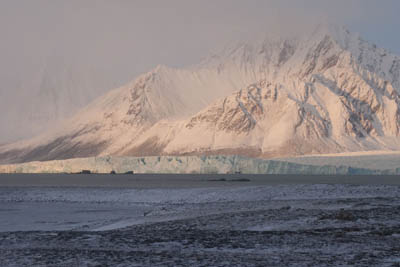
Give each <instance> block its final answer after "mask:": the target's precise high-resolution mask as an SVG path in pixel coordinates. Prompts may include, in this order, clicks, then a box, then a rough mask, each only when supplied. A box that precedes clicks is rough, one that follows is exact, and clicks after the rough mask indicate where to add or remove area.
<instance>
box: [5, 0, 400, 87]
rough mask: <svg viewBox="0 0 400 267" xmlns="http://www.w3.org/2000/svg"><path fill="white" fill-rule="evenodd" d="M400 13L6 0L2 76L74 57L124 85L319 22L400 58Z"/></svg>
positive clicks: (338, 6) (221, 0) (360, 4)
mask: <svg viewBox="0 0 400 267" xmlns="http://www.w3.org/2000/svg"><path fill="white" fill-rule="evenodd" d="M399 10H400V1H398V0H359V1H356V0H343V1H340V0H334V1H323V0H315V1H314V0H290V1H282V0H279V1H267V0H246V1H242V0H218V1H213V0H208V1H207V0H201V1H200V0H198V1H191V0H168V1H163V0H143V1H134V0H132V1H127V0H125V1H123V0H120V1H117V0H113V1H111V0H110V1H102V0H92V1H90V0H64V1H61V0H59V1H53V0H34V1H32V0H25V1H23V0H1V1H0V36H1V42H0V57H1V61H0V71H1V72H3V73H4V72H10V74H9V76H13V75H19V74H18V72H15V71H14V69H19V68H21V65H22V62H23V64H24V65H25V66H24V68H28V69H29V68H34V67H35V66H36V65H38V64H43V63H42V62H43V61H46V60H48V58H49V57H50V58H52V60H60V59H63V58H68V60H72V61H76V62H77V63H78V64H79V62H87V61H91V62H93V64H96V65H98V67H100V66H101V68H102V69H103V70H104V71H110V75H115V76H116V79H117V80H120V79H122V80H125V79H127V76H134V75H136V74H138V73H140V72H143V71H146V70H148V69H150V68H152V67H153V66H155V65H157V64H158V63H162V64H167V65H172V66H184V65H187V64H191V63H195V62H197V61H199V59H200V58H202V57H203V56H205V55H207V53H208V52H209V51H210V50H213V49H215V48H218V47H221V46H222V45H224V44H226V43H227V42H229V41H230V40H233V39H236V38H247V36H252V35H254V34H256V33H260V32H264V31H268V30H271V29H272V30H283V31H288V30H290V29H292V30H293V29H296V28H297V27H298V25H304V24H305V23H308V22H310V21H318V20H330V21H333V22H336V23H340V24H344V25H346V26H348V28H349V29H350V30H352V31H357V32H360V33H361V34H362V36H364V38H366V39H368V40H371V41H373V42H375V43H376V44H378V45H379V46H384V47H385V48H388V49H390V50H392V51H394V52H396V53H398V54H400V34H398V29H399V27H400V19H399V16H398V11H399ZM27 71H28V70H27ZM117 73H120V74H119V75H118V74H117ZM9 78H11V77H9ZM132 78H133V77H132Z"/></svg>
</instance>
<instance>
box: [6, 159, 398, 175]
mask: <svg viewBox="0 0 400 267" xmlns="http://www.w3.org/2000/svg"><path fill="white" fill-rule="evenodd" d="M82 170H89V171H90V172H91V173H111V172H112V171H114V172H115V173H120V174H123V173H127V172H130V171H133V172H134V173H177V174H238V173H241V174H293V175H379V174H382V175H398V174H400V168H390V169H368V168H360V167H352V166H345V165H322V164H315V165H312V164H301V163H295V162H289V161H288V160H287V161H282V160H265V159H259V158H250V157H244V156H238V155H231V156H224V155H211V156H150V157H112V156H104V157H89V158H74V159H67V160H52V161H34V162H27V163H19V164H5V165H0V173H79V172H82Z"/></svg>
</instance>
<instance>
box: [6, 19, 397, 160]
mask: <svg viewBox="0 0 400 267" xmlns="http://www.w3.org/2000/svg"><path fill="white" fill-rule="evenodd" d="M399 93H400V57H398V56H396V55H393V54H391V53H390V52H388V51H386V50H385V49H382V48H377V47H376V46H375V45H373V44H370V43H368V42H366V41H364V40H363V39H362V38H360V37H359V36H358V35H356V34H352V33H350V32H349V31H347V30H346V29H344V28H342V27H333V26H328V27H327V26H319V27H317V28H316V29H314V30H313V31H312V32H311V33H310V34H305V35H303V36H300V37H293V38H279V37H268V38H266V39H264V40H262V41H250V42H245V43H239V44H235V45H233V46H231V47H229V48H227V49H225V50H224V51H222V52H221V53H219V54H216V55H212V56H209V57H208V58H206V59H205V60H204V61H203V62H201V63H200V64H198V65H196V66H192V67H190V68H187V69H172V68H168V67H165V66H158V67H157V68H155V69H154V70H152V71H150V72H149V73H146V74H143V75H142V76H140V77H138V78H137V79H136V80H134V81H133V82H131V83H130V84H128V85H126V86H124V87H121V88H118V89H114V90H112V91H110V92H109V93H107V94H106V95H104V96H102V97H100V98H98V99H97V100H95V101H94V102H92V103H91V104H90V105H89V106H87V107H86V108H84V109H83V110H81V111H80V112H78V113H77V114H76V115H75V116H74V117H72V118H71V119H70V120H68V121H66V122H65V123H64V124H63V126H62V127H59V128H57V129H53V130H52V131H51V132H48V133H46V134H44V135H41V136H38V137H35V138H33V139H30V140H26V141H22V142H18V143H15V144H11V145H6V146H2V147H0V161H1V162H3V163H10V162H25V161H32V160H50V159H64V158H73V157H87V156H103V155H124V156H126V155H129V156H148V155H194V154H202V155H203V154H241V155H248V156H255V157H278V156H293V155H303V154H318V153H335V152H345V151H364V150H397V149H399V148H400V138H399V131H400V130H399V127H400V109H399V108H400V106H399V105H400V102H399V101H400V98H399Z"/></svg>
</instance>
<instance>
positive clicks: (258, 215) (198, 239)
mask: <svg viewBox="0 0 400 267" xmlns="http://www.w3.org/2000/svg"><path fill="white" fill-rule="evenodd" d="M69 177H70V178H73V177H75V178H76V177H78V178H77V179H81V180H82V181H81V184H85V186H84V187H82V186H77V185H79V183H77V184H75V186H67V184H60V186H54V184H53V186H44V187H43V186H36V187H31V186H29V187H21V186H15V184H12V183H10V182H4V177H1V176H0V178H2V179H0V180H1V181H3V182H2V184H1V185H2V187H0V266H32V265H33V266H187V265H188V264H190V265H192V266H235V265H237V266H268V265H275V266H276V265H282V266H287V265H292V264H296V266H309V265H322V266H324V265H336V266H337V265H354V264H359V265H368V266H374V265H375V266H396V264H399V263H400V246H399V244H400V224H399V221H400V187H399V185H398V181H397V177H396V176H392V177H384V178H385V179H383V178H382V176H375V177H374V178H375V179H376V180H378V179H382V180H381V181H382V182H388V181H390V180H392V182H393V184H394V183H397V185H379V184H369V183H368V180H363V177H354V176H353V177H349V176H347V177H346V176H344V177H338V179H337V180H338V181H348V182H349V183H350V184H333V183H331V184H312V183H311V182H313V181H315V180H318V178H319V177H307V176H299V177H298V178H297V180H291V179H290V177H288V176H282V177H280V179H281V180H282V183H281V184H279V183H276V179H275V180H274V177H267V176H265V177H261V178H260V177H256V176H249V178H250V179H249V180H250V181H244V179H242V182H239V179H237V176H232V179H231V180H229V176H224V177H225V178H224V179H226V178H227V177H228V178H227V179H226V180H227V181H218V180H217V179H215V177H214V176H191V177H188V181H187V182H186V183H184V182H183V181H184V179H175V180H174V179H171V180H170V183H169V184H168V183H165V181H164V183H163V182H161V180H162V179H168V177H167V176H159V177H156V176H152V177H150V178H149V180H150V182H146V180H144V179H140V178H137V180H136V182H135V183H133V182H132V181H130V179H133V178H129V177H127V178H124V179H125V181H128V183H127V186H126V187H125V188H121V187H120V188H118V187H110V186H109V185H105V184H104V181H102V182H101V183H100V184H101V185H103V187H90V183H86V182H87V181H86V182H85V181H84V180H85V179H86V178H84V177H83V178H80V177H82V176H79V175H75V176H69ZM105 177H108V178H110V179H115V178H111V176H105ZM113 177H116V176H113ZM193 177H194V178H193ZM243 177H244V176H242V178H243ZM200 178H201V179H200ZM275 178H276V177H275ZM369 178H371V177H369ZM369 178H366V179H369ZM104 179H105V178H104ZM157 179H158V180H160V183H156V180H157ZM199 179H200V180H199ZM260 179H261V180H264V182H260ZM268 179H270V181H271V182H269V181H268ZM266 180H267V181H266ZM74 181H77V180H74ZM129 181H130V182H129ZM366 181H367V182H366ZM302 182H304V183H302ZM56 183H58V182H57V180H56V182H55V184H56ZM351 183H353V184H351ZM7 184H8V186H6V185H7ZM157 184H159V185H158V186H157ZM190 184H192V185H193V186H192V187H190ZM121 185H122V183H121V181H120V182H118V183H117V186H121Z"/></svg>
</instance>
